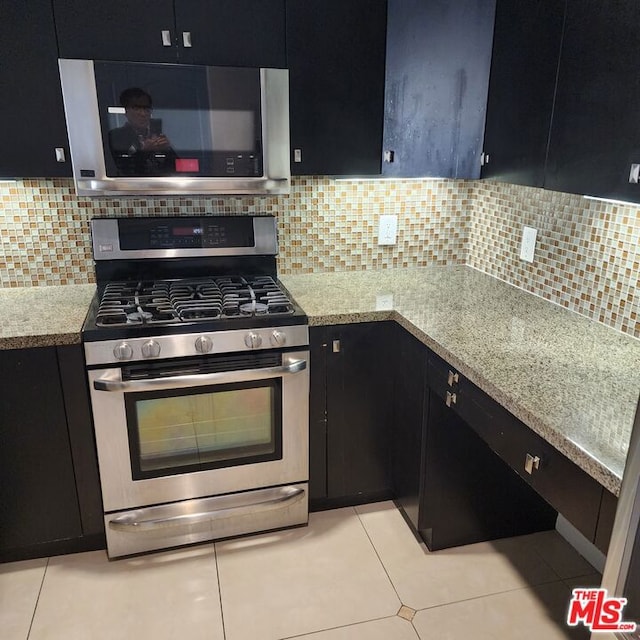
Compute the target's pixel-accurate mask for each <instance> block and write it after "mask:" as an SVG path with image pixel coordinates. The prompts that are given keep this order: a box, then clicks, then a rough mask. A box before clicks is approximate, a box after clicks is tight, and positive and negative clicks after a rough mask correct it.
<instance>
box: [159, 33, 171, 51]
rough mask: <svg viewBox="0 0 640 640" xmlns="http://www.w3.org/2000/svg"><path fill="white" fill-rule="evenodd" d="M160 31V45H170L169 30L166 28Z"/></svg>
mask: <svg viewBox="0 0 640 640" xmlns="http://www.w3.org/2000/svg"><path fill="white" fill-rule="evenodd" d="M161 33H162V46H163V47H170V46H171V31H169V30H168V29H163V30H162V32H161Z"/></svg>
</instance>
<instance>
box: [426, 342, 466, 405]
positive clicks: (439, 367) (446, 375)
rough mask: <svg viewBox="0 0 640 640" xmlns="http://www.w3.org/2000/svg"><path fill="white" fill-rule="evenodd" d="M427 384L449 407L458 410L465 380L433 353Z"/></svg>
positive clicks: (429, 361)
mask: <svg viewBox="0 0 640 640" xmlns="http://www.w3.org/2000/svg"><path fill="white" fill-rule="evenodd" d="M427 371H428V373H427V384H428V385H429V388H430V389H431V390H432V391H433V392H435V394H436V395H438V396H439V397H440V398H442V400H444V401H445V403H446V404H447V406H449V407H451V408H452V409H454V410H455V409H456V404H458V403H459V402H460V398H459V394H460V388H461V386H460V381H461V380H462V379H463V376H461V375H460V374H459V373H458V371H457V370H456V369H454V368H453V367H452V366H451V365H450V364H448V363H447V362H446V361H445V360H443V359H442V358H440V357H439V356H437V355H436V354H435V353H433V352H431V351H430V352H429V359H428V369H427Z"/></svg>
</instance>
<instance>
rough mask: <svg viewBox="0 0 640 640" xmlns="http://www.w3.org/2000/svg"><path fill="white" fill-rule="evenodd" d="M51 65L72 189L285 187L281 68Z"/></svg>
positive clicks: (276, 190)
mask: <svg viewBox="0 0 640 640" xmlns="http://www.w3.org/2000/svg"><path fill="white" fill-rule="evenodd" d="M58 63H59V67H60V78H61V82H62V93H63V98H64V108H65V115H66V120H67V129H68V132H69V145H70V149H71V160H72V163H73V176H74V179H75V183H76V191H77V193H78V195H83V196H115V195H118V196H122V195H131V196H134V195H181V194H223V195H232V194H258V195H271V194H281V193H289V184H290V167H289V74H288V71H287V70H286V69H254V68H237V67H207V66H195V65H178V64H150V63H130V62H110V61H97V60H96V61H94V60H59V61H58Z"/></svg>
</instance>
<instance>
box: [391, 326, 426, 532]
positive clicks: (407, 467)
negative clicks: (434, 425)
mask: <svg viewBox="0 0 640 640" xmlns="http://www.w3.org/2000/svg"><path fill="white" fill-rule="evenodd" d="M393 330H394V332H395V340H394V351H395V354H394V356H395V359H394V364H393V366H394V368H395V375H394V390H393V396H394V397H393V428H394V433H393V443H392V452H393V460H392V469H393V497H394V500H395V502H396V505H397V506H398V507H399V508H400V509H401V510H402V511H403V512H404V515H405V517H406V518H408V519H409V521H410V522H411V523H412V524H413V526H414V528H415V529H419V528H420V527H419V507H420V488H421V485H422V475H421V474H422V467H423V454H424V450H425V447H424V437H425V435H424V426H425V395H426V394H427V347H425V346H424V345H423V344H422V343H421V342H420V341H419V340H418V339H417V338H414V337H413V336H412V335H411V334H410V333H409V332H408V331H406V330H405V329H403V328H402V327H401V326H400V325H394V327H393Z"/></svg>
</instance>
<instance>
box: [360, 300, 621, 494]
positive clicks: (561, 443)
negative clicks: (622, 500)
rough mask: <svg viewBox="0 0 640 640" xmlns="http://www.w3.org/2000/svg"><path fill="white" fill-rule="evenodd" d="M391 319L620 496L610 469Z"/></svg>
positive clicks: (429, 341) (410, 327)
mask: <svg viewBox="0 0 640 640" xmlns="http://www.w3.org/2000/svg"><path fill="white" fill-rule="evenodd" d="M364 315H367V314H363V316H364ZM391 319H393V320H395V321H396V322H398V324H400V325H401V326H402V327H403V328H404V329H406V330H407V331H408V332H409V333H411V335H413V336H414V337H415V338H417V339H418V340H420V342H422V343H423V344H424V345H425V346H427V347H429V348H430V349H431V350H432V351H433V352H434V353H435V354H436V355H438V356H440V357H441V358H443V359H444V360H446V361H447V362H449V363H450V364H451V366H452V367H455V368H456V369H457V370H458V371H459V372H460V373H461V374H462V375H463V376H465V377H466V378H467V379H468V380H469V381H470V382H472V383H473V384H475V385H476V386H477V387H479V388H480V389H482V391H484V392H485V393H487V394H488V395H489V396H491V398H493V399H494V400H495V401H496V402H498V403H499V404H500V405H502V406H503V407H504V408H505V409H507V410H508V411H509V412H510V413H512V414H513V415H514V416H515V417H516V418H518V420H520V421H522V422H524V424H525V425H526V426H527V427H529V428H530V429H531V430H532V431H534V432H535V433H537V434H538V435H539V436H540V437H542V438H543V439H544V440H545V441H547V442H548V443H549V444H551V445H552V446H554V447H555V448H556V449H557V450H558V451H560V452H561V453H562V454H564V455H565V456H566V457H567V458H569V459H570V460H571V461H572V462H574V463H575V464H577V465H578V466H579V467H580V468H581V469H582V470H583V471H585V472H586V473H587V474H589V475H590V476H591V477H592V478H593V479H594V480H596V481H597V482H599V483H600V484H601V485H602V486H603V487H605V489H607V490H608V491H610V492H611V493H613V494H614V495H616V496H618V495H619V494H620V485H621V483H622V479H621V478H619V477H618V476H616V475H615V474H614V473H613V472H612V471H611V470H610V469H608V468H607V467H606V466H604V465H603V464H601V463H600V462H599V461H598V460H596V459H595V458H594V457H593V456H592V455H590V454H589V453H588V452H587V451H585V450H584V449H583V448H582V447H580V446H578V445H577V444H576V443H575V442H573V441H572V440H570V439H568V438H567V437H565V436H563V435H562V434H561V433H558V431H557V430H556V429H554V428H553V427H552V426H550V425H548V424H547V423H545V422H544V421H543V420H541V419H540V418H539V417H538V416H535V415H533V414H531V413H530V412H528V411H526V410H524V409H523V408H522V407H521V406H520V405H519V404H518V403H516V402H514V401H513V400H512V399H511V398H510V397H509V396H508V395H507V394H506V393H504V392H503V391H502V390H501V389H499V388H498V387H496V386H495V385H493V384H491V383H490V382H489V381H488V380H486V379H485V378H484V377H483V376H482V374H481V373H479V372H478V371H476V370H474V369H472V368H471V367H469V366H468V365H467V364H466V363H465V362H464V361H462V360H460V359H459V358H458V357H456V356H455V355H454V354H453V353H451V352H450V351H449V350H448V349H445V348H444V347H442V345H440V344H439V343H438V342H436V341H435V340H433V339H432V338H431V337H430V336H429V335H428V334H426V333H424V332H423V331H421V330H420V329H418V328H417V327H416V326H415V325H414V324H412V323H411V322H409V321H408V320H407V319H406V318H404V317H403V316H402V315H401V314H399V313H397V312H394V317H393V318H391ZM363 322H364V320H363Z"/></svg>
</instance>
